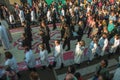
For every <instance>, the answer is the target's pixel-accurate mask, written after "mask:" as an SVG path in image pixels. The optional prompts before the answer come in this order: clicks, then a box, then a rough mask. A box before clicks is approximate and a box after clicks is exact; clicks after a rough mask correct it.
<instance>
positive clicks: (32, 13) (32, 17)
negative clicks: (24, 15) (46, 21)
mask: <svg viewBox="0 0 120 80" xmlns="http://www.w3.org/2000/svg"><path fill="white" fill-rule="evenodd" d="M35 20H36V19H35V11H34V10H33V9H32V10H31V21H32V23H33V24H34V22H35Z"/></svg>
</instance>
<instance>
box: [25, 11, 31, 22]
mask: <svg viewBox="0 0 120 80" xmlns="http://www.w3.org/2000/svg"><path fill="white" fill-rule="evenodd" d="M25 19H26V21H27V23H28V24H30V23H31V15H30V11H29V10H27V12H26V15H25Z"/></svg>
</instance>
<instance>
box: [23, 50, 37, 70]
mask: <svg viewBox="0 0 120 80" xmlns="http://www.w3.org/2000/svg"><path fill="white" fill-rule="evenodd" d="M25 62H26V64H27V66H28V67H29V68H34V67H35V65H36V61H35V56H34V54H33V52H32V50H29V51H27V52H26V54H25Z"/></svg>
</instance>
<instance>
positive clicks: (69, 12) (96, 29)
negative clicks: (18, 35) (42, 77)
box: [0, 0, 120, 80]
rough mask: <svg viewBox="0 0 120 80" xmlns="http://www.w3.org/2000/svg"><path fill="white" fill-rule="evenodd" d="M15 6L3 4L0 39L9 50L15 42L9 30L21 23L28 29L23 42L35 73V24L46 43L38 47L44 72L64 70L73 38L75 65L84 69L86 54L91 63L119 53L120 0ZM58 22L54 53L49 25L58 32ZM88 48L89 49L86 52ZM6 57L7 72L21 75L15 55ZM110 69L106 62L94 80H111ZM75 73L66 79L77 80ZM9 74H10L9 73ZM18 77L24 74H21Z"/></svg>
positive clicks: (0, 7)
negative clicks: (84, 38) (59, 36)
mask: <svg viewBox="0 0 120 80" xmlns="http://www.w3.org/2000/svg"><path fill="white" fill-rule="evenodd" d="M13 7H14V8H13V11H10V10H8V8H7V7H6V6H4V5H0V40H1V43H2V46H3V48H4V50H9V49H10V48H11V46H10V43H11V42H12V36H11V33H10V31H9V28H14V27H17V26H16V24H17V23H18V22H20V24H21V26H22V27H24V33H23V34H22V41H21V43H22V45H21V46H22V47H24V49H25V52H26V54H25V59H24V60H25V62H26V64H27V67H28V69H29V70H31V71H36V69H35V56H34V54H33V52H32V41H33V38H32V29H31V26H33V25H39V34H40V37H41V38H42V43H41V44H40V45H39V46H38V47H39V48H40V53H39V58H40V61H41V64H42V69H46V67H49V68H50V69H52V67H56V66H58V67H59V68H60V69H61V68H63V66H64V61H63V51H64V49H65V47H66V46H67V49H66V51H68V50H70V49H71V47H70V46H71V44H70V41H71V40H73V39H77V42H76V43H77V44H76V47H75V51H74V63H75V64H76V65H77V66H80V63H82V62H83V61H84V58H85V55H84V54H86V56H87V60H88V62H91V61H92V60H93V59H94V58H95V57H96V56H98V57H103V56H104V55H105V54H106V53H107V54H108V58H110V57H111V55H115V53H119V49H120V2H119V0H80V3H78V2H77V1H71V2H69V3H66V4H62V3H61V2H58V3H57V2H52V3H51V5H47V3H46V2H45V1H44V0H40V1H39V0H34V1H33V4H32V6H31V5H29V4H27V3H24V4H22V5H19V4H17V3H15V4H14V6H13ZM56 23H60V25H59V27H60V32H61V39H60V40H55V42H54V43H55V46H54V51H51V48H50V46H49V41H50V40H51V38H50V31H51V30H50V29H49V27H48V24H52V25H53V29H52V30H56V28H57V27H58V26H57V25H56ZM9 25H10V26H9ZM84 35H87V38H89V39H91V42H90V43H87V44H89V46H86V42H85V40H83V39H82V37H83V36H84ZM61 42H63V44H61ZM86 47H87V48H88V50H87V51H86V53H85V49H86ZM51 52H52V53H53V56H54V62H53V65H51V64H50V63H49V61H48V54H49V53H51ZM5 56H6V62H5V65H6V66H7V69H6V71H11V70H13V72H10V73H12V74H14V71H15V72H16V73H17V72H18V71H16V68H17V67H13V66H14V65H13V64H15V66H17V63H16V62H14V61H15V60H14V58H13V56H12V54H11V53H10V52H6V53H5ZM106 68H107V60H102V61H101V65H100V66H99V67H98V69H97V71H96V76H95V77H94V80H110V79H109V74H108V70H107V69H106ZM74 73H75V72H73V73H72V72H70V74H69V75H66V78H65V80H73V77H74V76H73V74H74ZM101 73H103V74H101ZM7 74H8V75H9V72H8V73H7ZM12 74H10V76H9V77H11V75H12ZM36 75H37V74H36ZM17 76H20V75H19V74H17ZM76 76H80V74H79V73H77V74H76ZM68 77H72V79H67V78H68ZM99 78H100V79H99ZM15 80H17V79H15ZM33 80H34V79H33ZM75 80H82V79H75ZM114 80H117V79H114ZM118 80H119V79H118Z"/></svg>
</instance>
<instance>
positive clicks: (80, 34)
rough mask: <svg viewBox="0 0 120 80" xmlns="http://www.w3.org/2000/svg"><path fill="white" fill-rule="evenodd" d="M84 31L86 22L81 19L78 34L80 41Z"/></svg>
mask: <svg viewBox="0 0 120 80" xmlns="http://www.w3.org/2000/svg"><path fill="white" fill-rule="evenodd" d="M83 31H84V23H83V22H82V21H79V23H78V30H77V34H78V36H77V39H78V41H80V40H81V39H82V36H83Z"/></svg>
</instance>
